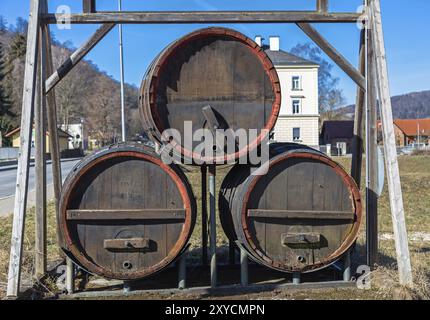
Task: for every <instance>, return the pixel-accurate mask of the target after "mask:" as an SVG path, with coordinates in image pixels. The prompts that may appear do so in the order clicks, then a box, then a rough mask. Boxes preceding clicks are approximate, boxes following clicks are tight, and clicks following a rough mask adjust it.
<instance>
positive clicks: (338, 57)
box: [297, 23, 366, 90]
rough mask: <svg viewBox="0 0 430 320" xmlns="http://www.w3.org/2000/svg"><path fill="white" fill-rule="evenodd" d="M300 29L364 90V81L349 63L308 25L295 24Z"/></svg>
mask: <svg viewBox="0 0 430 320" xmlns="http://www.w3.org/2000/svg"><path fill="white" fill-rule="evenodd" d="M297 25H298V26H299V28H300V29H302V30H303V32H304V33H305V34H306V35H307V36H308V37H309V38H311V39H312V40H313V41H314V42H315V43H316V44H317V45H318V46H319V47H320V48H321V50H322V51H324V52H325V53H326V54H327V55H328V56H329V57H330V58H331V59H332V60H333V61H334V62H335V63H336V64H337V65H338V66H339V68H341V69H342V70H343V71H344V72H345V73H346V74H347V75H348V76H350V78H351V79H352V80H353V81H354V82H355V83H356V84H357V85H359V86H360V88H362V89H363V90H366V80H365V79H364V77H363V76H362V75H361V73H360V72H359V71H357V69H356V68H355V67H354V66H353V65H352V64H351V63H349V61H348V60H347V59H346V58H345V57H344V56H342V55H341V54H340V53H339V52H338V51H337V50H336V49H335V47H333V46H332V45H331V44H330V43H329V42H328V41H327V40H326V39H324V37H323V36H322V35H321V34H319V33H318V31H317V30H316V29H315V28H314V27H312V26H311V25H310V24H308V23H297Z"/></svg>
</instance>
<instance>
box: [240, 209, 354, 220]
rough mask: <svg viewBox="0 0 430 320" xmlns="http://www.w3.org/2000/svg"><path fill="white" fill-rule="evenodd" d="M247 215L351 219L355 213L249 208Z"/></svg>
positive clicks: (257, 216)
mask: <svg viewBox="0 0 430 320" xmlns="http://www.w3.org/2000/svg"><path fill="white" fill-rule="evenodd" d="M248 217H251V218H276V219H333V220H353V219H354V217H355V214H354V212H352V211H298V210H262V209H249V210H248Z"/></svg>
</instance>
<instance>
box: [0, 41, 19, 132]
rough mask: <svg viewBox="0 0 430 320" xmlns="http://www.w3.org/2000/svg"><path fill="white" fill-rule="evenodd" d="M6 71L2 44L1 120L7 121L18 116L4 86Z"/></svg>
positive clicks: (0, 63) (0, 74)
mask: <svg viewBox="0 0 430 320" xmlns="http://www.w3.org/2000/svg"><path fill="white" fill-rule="evenodd" d="M6 69H7V66H6V61H5V57H4V52H3V46H2V45H1V43H0V118H5V119H7V117H9V118H13V117H15V116H16V115H15V114H14V113H13V112H12V111H11V108H12V100H11V97H10V94H9V92H7V90H6V89H5V85H4V78H5V76H6ZM5 119H3V120H5ZM2 131H3V130H2Z"/></svg>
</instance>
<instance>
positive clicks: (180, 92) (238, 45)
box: [140, 28, 281, 163]
mask: <svg viewBox="0 0 430 320" xmlns="http://www.w3.org/2000/svg"><path fill="white" fill-rule="evenodd" d="M280 105H281V89H280V84H279V79H278V75H277V72H276V70H275V67H274V66H273V64H272V62H271V60H270V59H269V57H268V56H267V54H266V53H265V52H264V50H263V49H262V48H261V47H259V46H258V45H257V44H256V43H255V42H254V41H253V40H251V39H249V38H247V37H246V36H245V35H243V34H241V33H239V32H237V31H234V30H230V29H226V28H207V29H202V30H198V31H195V32H193V33H191V34H189V35H187V36H185V37H183V38H182V39H180V40H178V41H176V42H174V43H173V44H171V45H170V46H168V47H167V48H166V49H165V50H164V51H162V52H161V53H160V54H159V56H158V57H157V58H156V59H155V60H154V61H153V62H152V64H151V65H150V67H149V69H148V71H147V72H146V74H145V77H144V80H143V81H142V86H141V96H140V111H141V117H142V121H143V126H144V128H145V130H146V131H147V132H148V134H149V136H150V137H151V138H152V139H153V140H155V141H156V142H157V143H159V144H162V141H161V140H162V139H161V137H162V133H163V132H164V130H166V129H176V130H178V131H179V133H180V134H181V136H182V139H181V140H182V141H177V140H175V139H173V141H171V143H172V144H173V145H175V151H177V153H179V154H181V155H182V156H184V157H185V158H187V159H194V160H199V161H201V162H206V163H213V162H215V163H226V162H227V161H233V160H235V159H237V158H239V157H241V156H244V155H246V154H248V151H250V150H253V149H254V148H256V147H257V146H258V145H259V144H260V143H261V141H262V140H263V139H264V138H265V137H267V135H268V133H266V132H263V133H261V129H267V130H271V129H272V128H273V127H274V125H275V123H276V120H277V118H278V114H279V109H280ZM186 121H191V122H192V125H193V127H192V132H193V133H194V132H196V130H198V129H202V128H206V129H213V128H214V127H216V128H218V129H224V130H227V129H232V130H234V131H236V130H238V129H245V130H248V129H257V130H258V132H259V135H258V136H256V138H255V139H251V141H249V143H248V145H246V146H242V145H240V146H236V149H235V150H232V148H230V150H223V151H224V152H225V153H224V154H223V155H214V156H209V155H205V154H200V153H198V152H194V151H193V150H194V148H195V147H196V146H197V145H199V144H200V143H201V141H195V142H193V144H192V148H190V147H186V146H185V144H184V143H183V139H184V136H190V134H187V133H186V132H184V123H185V122H186ZM218 147H219V148H220V149H222V147H223V146H222V145H221V146H220V145H219V144H218ZM224 147H225V146H224Z"/></svg>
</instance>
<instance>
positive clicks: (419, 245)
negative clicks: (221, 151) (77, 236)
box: [0, 156, 430, 299]
mask: <svg viewBox="0 0 430 320" xmlns="http://www.w3.org/2000/svg"><path fill="white" fill-rule="evenodd" d="M335 160H336V161H339V162H340V163H341V164H342V165H343V166H344V167H345V168H349V167H350V159H348V158H337V159H335ZM399 164H400V172H401V181H402V187H403V191H404V203H405V212H406V222H407V228H408V232H409V233H412V232H422V233H430V197H429V190H430V157H428V156H401V157H400V158H399ZM228 169H229V168H220V169H219V170H218V172H217V187H218V188H219V186H220V185H221V182H222V179H223V178H224V176H225V174H226V173H227V172H228ZM347 171H349V170H347ZM187 176H188V178H189V180H190V182H191V183H192V185H193V189H194V193H195V196H196V198H197V204H198V211H199V217H200V210H201V207H200V200H201V194H200V191H201V190H200V187H199V183H200V172H199V170H198V169H195V168H194V169H191V170H189V172H188V173H187ZM363 181H364V180H363ZM362 191H364V190H362ZM362 194H363V195H364V193H362ZM48 217H49V220H48V225H49V227H48V260H56V259H57V258H58V247H57V246H56V230H55V215H54V208H53V205H52V204H50V205H49V208H48ZM199 222H200V218H198V222H197V224H196V227H195V229H194V232H193V235H192V237H191V246H192V248H198V247H199V246H200V244H201V226H200V224H199ZM11 225H12V218H11V217H9V218H3V219H0V296H2V295H3V294H4V291H5V289H6V288H5V284H6V279H7V267H8V260H9V244H10V236H11V229H12V227H11ZM363 226H364V224H363ZM33 230H34V209H30V210H29V214H28V216H27V221H26V232H25V242H24V271H23V280H24V281H27V282H31V281H32V280H31V279H32V276H31V275H32V273H33V267H32V266H33V259H34V258H33V257H34V232H33ZM218 230H219V232H218V234H219V237H218V245H219V246H226V245H227V243H228V242H227V238H226V237H225V235H224V234H223V232H222V230H221V227H220V226H219V223H218ZM363 230H364V229H363ZM363 230H362V232H361V235H360V238H359V240H358V243H357V248H358V250H357V251H356V257H355V259H356V261H355V263H356V264H360V263H362V262H363V256H364V243H365V242H364V232H363ZM379 230H380V233H387V234H392V224H391V215H390V210H389V202H388V190H387V186H386V185H385V188H384V192H383V195H382V197H381V199H380V202H379ZM409 245H410V253H411V260H412V266H413V273H414V282H415V287H414V289H413V290H407V289H404V288H402V287H400V286H399V285H398V282H397V279H398V278H397V271H396V253H395V249H394V241H393V240H381V241H380V253H379V267H378V268H377V269H376V270H375V271H374V272H373V273H372V289H371V290H369V291H363V290H356V289H354V290H345V289H342V290H339V289H338V290H334V289H333V290H324V291H321V290H313V291H306V292H278V291H276V292H271V293H267V294H258V295H243V296H239V297H238V296H236V297H230V298H238V299H253V298H271V299H307V298H310V299H430V242H424V241H421V242H420V241H410V242H409ZM145 298H150V297H149V296H148V297H145ZM178 298H181V297H178ZM182 298H183V297H182Z"/></svg>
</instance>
